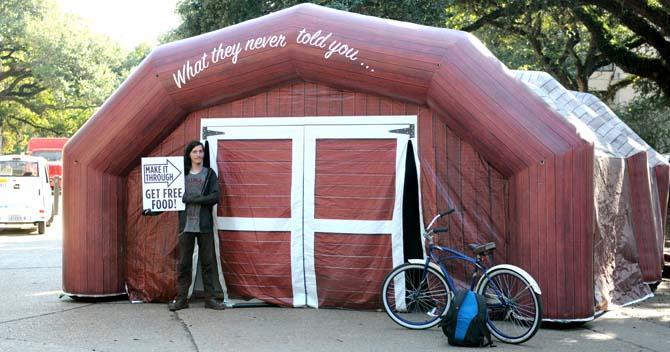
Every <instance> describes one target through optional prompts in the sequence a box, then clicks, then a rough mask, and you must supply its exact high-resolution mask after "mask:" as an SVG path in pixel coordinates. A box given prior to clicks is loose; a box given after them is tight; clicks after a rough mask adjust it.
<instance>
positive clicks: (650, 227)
mask: <svg viewBox="0 0 670 352" xmlns="http://www.w3.org/2000/svg"><path fill="white" fill-rule="evenodd" d="M626 170H627V172H628V178H629V180H630V196H631V202H630V203H631V209H632V213H633V234H634V235H635V241H636V243H637V252H638V254H639V262H640V270H641V271H642V277H643V279H644V281H645V282H652V283H653V282H658V281H660V280H661V278H662V273H663V264H662V261H661V260H659V258H662V256H663V248H662V247H660V248H659V243H658V236H657V233H656V231H657V229H656V228H655V226H654V222H653V221H651V220H650V216H649V215H648V213H649V212H651V210H652V209H653V207H652V197H651V188H650V187H649V186H650V185H649V167H648V166H647V153H646V152H644V151H642V152H639V153H637V154H634V155H631V156H629V157H628V158H626Z"/></svg>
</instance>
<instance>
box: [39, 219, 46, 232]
mask: <svg viewBox="0 0 670 352" xmlns="http://www.w3.org/2000/svg"><path fill="white" fill-rule="evenodd" d="M46 227H47V226H46V223H45V222H44V221H38V222H37V233H39V234H40V235H43V234H44V232H46Z"/></svg>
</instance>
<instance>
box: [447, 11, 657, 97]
mask: <svg viewBox="0 0 670 352" xmlns="http://www.w3.org/2000/svg"><path fill="white" fill-rule="evenodd" d="M447 10H448V13H449V21H448V23H450V24H452V25H455V26H457V27H458V28H461V29H463V30H466V31H479V30H482V29H486V30H484V32H483V33H484V36H485V37H488V38H489V39H490V40H491V39H493V38H495V37H500V36H501V34H497V35H495V34H494V31H503V32H504V33H506V34H507V35H511V36H513V37H515V38H516V40H519V41H521V42H525V43H527V44H528V47H530V48H532V51H533V53H534V54H535V56H536V59H537V62H538V63H539V65H540V66H541V67H542V69H543V70H545V71H547V72H549V73H551V74H552V75H554V76H555V77H556V78H557V79H558V80H559V81H560V82H561V83H562V84H563V85H565V86H566V87H568V88H570V89H576V90H580V91H587V90H588V78H589V77H590V76H591V74H592V73H593V72H594V71H595V70H596V69H598V68H599V67H601V66H604V65H607V64H610V63H613V64H615V65H617V66H619V67H621V68H622V69H623V70H625V71H626V72H628V73H631V74H633V75H635V76H634V77H632V78H631V79H630V80H628V81H625V82H623V83H621V84H620V85H626V84H630V83H632V82H633V81H634V80H635V79H637V78H644V79H647V80H650V81H652V82H654V83H655V84H656V85H657V86H658V88H659V89H660V91H661V92H663V93H664V95H665V96H666V97H670V80H669V79H667V77H670V1H667V0H664V1H632V0H631V1H626V0H571V1H558V0H511V1H504V2H503V1H493V0H485V1H468V0H461V1H458V0H456V1H451V4H450V5H449V7H448V8H447ZM464 14H474V16H467V15H464ZM494 48H495V46H494ZM494 51H495V50H494ZM614 88H616V87H614Z"/></svg>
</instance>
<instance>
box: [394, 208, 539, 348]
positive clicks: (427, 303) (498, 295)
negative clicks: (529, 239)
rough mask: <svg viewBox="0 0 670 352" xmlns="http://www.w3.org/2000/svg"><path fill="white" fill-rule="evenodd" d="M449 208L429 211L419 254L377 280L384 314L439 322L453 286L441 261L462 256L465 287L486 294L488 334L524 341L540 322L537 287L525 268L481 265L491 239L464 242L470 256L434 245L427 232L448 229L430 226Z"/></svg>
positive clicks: (424, 323) (410, 322)
mask: <svg viewBox="0 0 670 352" xmlns="http://www.w3.org/2000/svg"><path fill="white" fill-rule="evenodd" d="M453 212H454V209H451V210H449V211H447V212H443V213H439V214H437V215H435V217H434V218H433V220H432V221H431V222H430V224H429V225H428V227H427V228H426V230H424V231H423V233H422V235H423V236H424V237H425V238H426V240H427V241H428V255H427V257H426V259H425V260H423V259H410V260H409V261H408V263H404V264H401V265H399V266H397V267H395V268H393V270H391V272H389V273H388V274H387V275H386V278H385V279H384V283H383V285H382V302H383V305H384V310H385V311H386V314H388V316H389V317H390V318H391V319H392V320H393V321H394V322H396V323H398V324H399V325H401V326H403V327H405V328H409V329H428V328H431V327H433V326H435V325H437V324H439V323H440V321H441V320H442V318H443V317H444V316H445V315H446V312H447V310H448V309H449V305H450V304H451V300H452V298H453V295H454V291H455V287H456V286H455V284H454V281H453V279H452V278H451V276H450V275H449V272H448V270H447V269H446V266H445V264H444V263H445V262H446V261H449V260H462V261H465V262H467V263H469V264H470V265H472V266H473V267H474V270H473V272H472V279H471V282H470V289H471V290H473V291H475V292H477V293H478V294H480V295H483V296H484V297H485V298H486V303H487V308H488V320H487V323H486V325H487V327H488V329H489V331H490V332H491V334H492V335H493V336H495V337H496V338H498V339H499V340H501V341H503V342H506V343H513V344H519V343H523V342H525V341H528V340H529V339H530V338H532V337H533V335H535V333H536V332H537V330H539V328H540V322H541V318H542V302H541V300H540V296H541V294H542V292H541V291H540V287H539V286H538V284H537V282H536V281H535V279H533V277H532V276H531V275H530V274H528V273H527V272H526V271H524V270H523V269H521V268H519V267H516V266H514V265H509V264H501V265H496V266H494V267H492V268H487V267H486V265H485V264H484V262H483V258H488V256H489V255H490V254H492V252H493V251H494V250H495V248H496V245H495V243H494V242H489V243H486V244H476V243H475V244H469V245H468V246H469V248H470V249H471V250H472V251H473V253H474V255H475V257H470V256H467V255H465V254H463V253H461V252H459V251H457V250H454V249H452V248H449V247H443V246H437V245H435V243H434V242H433V235H434V234H436V233H440V232H448V231H449V229H448V228H435V229H434V228H432V227H433V225H434V224H435V222H436V221H437V220H438V219H439V218H441V217H443V216H446V215H449V214H451V213H453ZM441 254H447V256H441ZM480 272H481V274H479V273H480ZM478 277H479V280H477V278H478ZM475 281H476V283H475Z"/></svg>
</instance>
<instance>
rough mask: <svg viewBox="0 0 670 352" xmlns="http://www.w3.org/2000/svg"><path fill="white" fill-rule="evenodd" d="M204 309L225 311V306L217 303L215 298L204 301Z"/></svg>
mask: <svg viewBox="0 0 670 352" xmlns="http://www.w3.org/2000/svg"><path fill="white" fill-rule="evenodd" d="M205 308H209V309H216V310H224V309H226V305H225V304H224V303H223V302H219V301H217V300H216V298H210V299H208V300H206V301H205Z"/></svg>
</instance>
